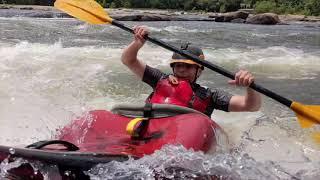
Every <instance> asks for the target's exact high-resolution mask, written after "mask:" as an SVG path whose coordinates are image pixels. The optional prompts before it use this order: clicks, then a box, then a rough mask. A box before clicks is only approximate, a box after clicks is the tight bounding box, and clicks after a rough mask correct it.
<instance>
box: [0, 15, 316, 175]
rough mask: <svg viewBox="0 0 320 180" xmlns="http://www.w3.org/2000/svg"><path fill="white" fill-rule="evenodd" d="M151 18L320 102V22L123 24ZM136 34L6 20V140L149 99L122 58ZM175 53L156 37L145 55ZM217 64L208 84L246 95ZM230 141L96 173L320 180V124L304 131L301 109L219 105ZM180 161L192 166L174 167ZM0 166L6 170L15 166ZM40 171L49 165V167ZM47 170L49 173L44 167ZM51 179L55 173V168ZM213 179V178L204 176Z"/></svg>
mask: <svg viewBox="0 0 320 180" xmlns="http://www.w3.org/2000/svg"><path fill="white" fill-rule="evenodd" d="M124 23H125V24H127V25H128V26H133V25H137V24H140V25H142V24H143V25H147V26H149V27H150V30H151V34H152V35H153V36H154V37H157V38H159V39H161V40H164V41H166V42H168V43H170V44H174V45H178V44H180V43H181V42H186V41H188V42H192V43H193V44H195V45H199V46H201V47H203V48H204V53H205V56H206V59H207V60H208V61H210V62H212V63H215V64H217V65H219V66H221V67H224V68H226V69H228V70H230V71H231V72H236V71H238V70H239V69H248V70H250V71H251V72H252V73H253V74H254V75H255V77H256V82H257V83H258V84H260V85H262V86H264V87H266V88H268V89H270V90H272V91H275V92H277V93H278V94H280V95H283V96H285V97H287V98H289V99H292V100H294V101H299V102H302V103H304V104H320V86H319V82H320V25H319V24H316V23H314V24H305V23H304V24H303V23H295V24H291V25H279V26H260V25H247V24H230V23H215V22H139V23H138V22H124ZM131 40H132V35H130V34H128V33H127V32H125V31H122V30H120V29H118V28H116V27H113V26H109V25H103V26H93V25H88V24H85V23H83V22H79V21H77V20H74V19H58V18H53V19H35V18H23V17H14V18H0V104H1V106H0V117H1V118H0V123H1V126H0V134H1V136H0V144H2V145H15V146H21V145H26V144H29V143H32V142H35V141H38V140H43V139H50V138H54V136H55V134H56V133H57V131H58V129H59V128H61V127H62V126H63V125H65V124H67V123H69V122H71V120H72V119H75V118H76V117H79V116H81V115H82V114H84V113H85V112H87V111H89V110H93V109H110V108H111V107H112V106H113V105H115V104H118V103H132V104H134V103H140V102H142V101H143V100H144V99H145V98H146V97H147V95H148V94H149V93H150V92H151V88H150V87H148V86H147V85H145V84H143V83H142V82H140V81H139V79H137V78H136V77H135V76H134V75H133V74H132V73H131V72H130V71H129V70H128V69H126V67H125V66H124V65H122V64H121V62H120V57H121V52H122V50H123V48H124V47H125V46H126V45H127V44H128V43H130V41H131ZM171 54H172V53H171V52H169V51H167V50H165V49H163V48H161V47H158V46H155V45H153V44H151V43H147V44H146V45H145V46H144V47H143V49H142V50H141V52H140V54H139V57H140V59H142V60H144V61H145V62H146V63H147V64H149V65H150V66H153V67H157V68H160V69H161V70H163V71H165V72H168V73H169V72H170V71H171V69H170V68H169V66H168V63H169V60H170V58H171ZM227 80H228V79H226V78H225V77H223V76H221V75H219V74H217V73H215V72H212V71H210V70H208V69H206V70H205V71H204V73H203V74H202V77H201V78H200V79H199V83H200V84H202V85H205V86H208V87H211V88H214V87H217V88H221V89H225V90H226V91H229V92H231V93H234V94H243V93H244V92H245V91H244V89H242V88H237V87H234V86H230V85H228V84H227ZM212 119H214V120H215V121H217V122H218V123H219V124H220V125H221V126H222V127H223V128H224V130H225V131H226V132H227V134H228V136H229V141H230V144H229V146H230V148H229V149H228V150H226V151H224V152H219V153H213V154H203V153H201V152H193V151H192V150H186V149H184V148H183V147H180V146H167V147H164V148H163V149H161V150H160V151H157V152H156V153H155V154H153V155H150V156H145V157H144V158H142V159H140V160H129V161H128V162H124V163H117V162H113V163H109V164H104V165H99V166H97V167H95V168H93V169H91V170H90V171H88V172H87V173H88V174H89V175H90V176H91V178H92V179H128V178H129V177H130V178H131V179H153V176H154V174H155V173H157V174H160V176H159V177H163V178H169V179H170V178H171V179H173V178H174V177H176V178H178V179H179V178H181V179H182V178H195V177H197V176H198V175H199V174H201V175H213V174H214V175H217V176H219V177H221V178H224V179H318V177H319V175H320V156H319V152H320V144H319V143H317V142H315V141H314V140H313V138H312V133H313V132H316V131H319V130H320V128H319V126H314V127H312V128H310V129H302V128H301V127H300V126H299V124H298V122H297V120H296V118H295V115H294V113H293V112H292V111H291V110H290V109H288V108H286V107H285V106H283V105H281V104H279V103H278V102H276V101H274V100H272V99H270V98H268V97H265V96H263V105H262V108H261V110H260V111H259V112H254V113H225V112H220V111H215V112H214V114H213V116H212ZM168 166H174V167H177V168H178V169H179V168H182V169H188V171H172V170H167V167H168ZM6 168H7V167H5V165H1V169H6ZM40 170H41V169H40ZM44 174H45V173H44ZM46 177H47V178H48V179H50V173H48V174H46ZM202 178H205V177H202Z"/></svg>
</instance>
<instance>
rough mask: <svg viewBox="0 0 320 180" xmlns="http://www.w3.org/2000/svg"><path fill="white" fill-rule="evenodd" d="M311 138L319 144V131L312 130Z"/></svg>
mask: <svg viewBox="0 0 320 180" xmlns="http://www.w3.org/2000/svg"><path fill="white" fill-rule="evenodd" d="M312 138H313V140H314V141H315V142H316V143H317V144H320V132H313V133H312Z"/></svg>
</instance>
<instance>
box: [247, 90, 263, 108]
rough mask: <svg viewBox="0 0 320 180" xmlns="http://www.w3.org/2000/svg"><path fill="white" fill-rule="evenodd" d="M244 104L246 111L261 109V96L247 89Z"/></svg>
mask: <svg viewBox="0 0 320 180" xmlns="http://www.w3.org/2000/svg"><path fill="white" fill-rule="evenodd" d="M245 99H246V100H245V103H246V107H247V109H248V111H258V110H259V109H260V107H261V95H260V93H258V92H257V91H255V90H253V89H251V88H247V94H246V98H245Z"/></svg>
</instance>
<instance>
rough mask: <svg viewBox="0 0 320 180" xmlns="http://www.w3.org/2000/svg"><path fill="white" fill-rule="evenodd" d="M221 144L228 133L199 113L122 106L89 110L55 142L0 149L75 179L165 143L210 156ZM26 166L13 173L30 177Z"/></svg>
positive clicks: (157, 106) (1, 156)
mask: <svg viewBox="0 0 320 180" xmlns="http://www.w3.org/2000/svg"><path fill="white" fill-rule="evenodd" d="M222 140H227V139H226V135H225V133H224V131H223V130H222V129H221V128H220V127H219V126H218V125H217V124H216V123H215V122H214V121H213V120H211V119H210V118H209V117H208V116H206V115H204V114H202V113H200V112H198V111H196V110H193V109H189V108H186V107H181V106H175V105H167V104H152V105H148V106H145V105H144V106H128V105H120V106H117V107H115V108H114V109H112V110H111V111H106V110H94V111H90V112H89V113H88V114H86V115H85V116H84V117H81V118H79V119H77V120H74V121H73V122H72V123H71V124H69V125H68V126H66V127H64V128H63V129H62V130H61V132H60V134H59V135H58V140H56V141H42V142H38V143H35V144H32V145H30V146H27V148H15V150H14V151H15V153H11V151H12V150H10V149H9V148H10V147H6V146H0V161H3V160H4V159H5V158H7V157H8V155H10V160H13V159H12V157H23V158H26V159H29V160H38V161H43V162H45V163H51V164H57V165H58V166H59V168H60V169H64V170H65V169H71V170H72V171H73V172H76V177H78V178H79V177H81V178H83V177H84V176H83V174H82V173H81V172H82V171H83V170H88V169H90V168H91V167H93V166H94V165H96V164H99V163H107V162H110V161H112V160H118V161H125V160H127V157H128V156H129V155H130V156H132V157H134V158H140V157H142V156H144V155H149V154H152V153H154V152H155V151H156V150H159V149H161V147H162V146H163V145H166V144H173V145H183V146H184V147H185V148H187V149H190V148H192V149H193V150H195V151H203V152H208V151H215V150H216V149H217V148H219V143H221V141H222ZM30 148H31V149H30ZM27 167H28V168H26V165H24V166H23V168H20V169H19V168H15V169H14V170H13V171H9V172H10V174H11V175H14V176H18V177H21V176H22V175H23V176H22V177H24V178H25V177H27V176H28V174H29V172H33V171H32V169H31V170H30V168H31V166H30V167H29V166H27ZM26 174H27V175H26ZM79 174H80V175H79ZM39 179H41V178H39Z"/></svg>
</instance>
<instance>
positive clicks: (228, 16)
mask: <svg viewBox="0 0 320 180" xmlns="http://www.w3.org/2000/svg"><path fill="white" fill-rule="evenodd" d="M248 16H249V13H248V12H245V11H236V12H230V13H224V14H221V15H219V16H217V17H215V21H216V22H231V21H232V20H234V19H244V20H245V19H247V17H248ZM209 17H210V16H209Z"/></svg>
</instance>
